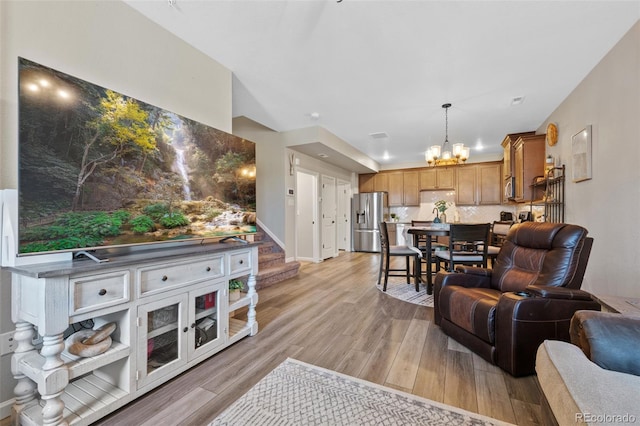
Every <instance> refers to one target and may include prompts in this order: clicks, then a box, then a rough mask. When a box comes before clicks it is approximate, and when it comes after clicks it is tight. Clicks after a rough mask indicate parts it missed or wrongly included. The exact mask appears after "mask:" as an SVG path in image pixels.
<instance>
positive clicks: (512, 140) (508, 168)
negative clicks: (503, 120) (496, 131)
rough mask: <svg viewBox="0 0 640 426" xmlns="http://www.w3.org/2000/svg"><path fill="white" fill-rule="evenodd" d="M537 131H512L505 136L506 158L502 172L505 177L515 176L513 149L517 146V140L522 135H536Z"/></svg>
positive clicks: (503, 144) (503, 147) (503, 146)
mask: <svg viewBox="0 0 640 426" xmlns="http://www.w3.org/2000/svg"><path fill="white" fill-rule="evenodd" d="M534 135H535V132H523V133H511V134H508V135H507V136H505V137H504V139H503V141H502V149H503V150H504V160H503V165H502V172H503V175H504V178H505V179H508V178H511V177H512V176H513V166H514V163H513V161H512V159H513V154H514V153H513V150H514V148H515V144H516V141H517V140H518V138H519V137H521V136H525V137H526V136H534Z"/></svg>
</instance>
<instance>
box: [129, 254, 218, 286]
mask: <svg viewBox="0 0 640 426" xmlns="http://www.w3.org/2000/svg"><path fill="white" fill-rule="evenodd" d="M137 275H138V283H139V287H138V294H139V295H140V296H146V295H148V294H154V293H159V292H162V291H165V290H169V289H172V288H175V287H177V286H181V285H184V284H190V283H193V282H196V281H202V280H205V279H213V278H218V277H222V276H224V255H219V256H215V257H209V258H207V259H200V260H194V261H183V262H175V263H169V264H167V263H163V264H161V265H153V266H149V267H145V268H140V269H138V272H137Z"/></svg>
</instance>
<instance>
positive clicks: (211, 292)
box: [188, 283, 224, 359]
mask: <svg viewBox="0 0 640 426" xmlns="http://www.w3.org/2000/svg"><path fill="white" fill-rule="evenodd" d="M223 289H224V285H223V284H222V283H218V284H209V285H207V286H206V287H203V288H201V289H199V290H194V291H192V292H190V293H189V295H190V302H191V303H192V309H190V314H191V315H190V317H189V324H190V325H189V327H190V328H191V330H192V332H191V333H189V341H188V345H189V359H193V358H194V357H197V356H199V355H200V354H202V353H205V352H208V351H209V350H211V349H214V348H215V347H216V346H218V345H220V344H222V342H223V341H224V335H223V330H224V329H223V327H222V324H221V317H220V312H221V306H220V305H221V303H222V301H223V299H222V295H223Z"/></svg>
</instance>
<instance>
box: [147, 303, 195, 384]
mask: <svg viewBox="0 0 640 426" xmlns="http://www.w3.org/2000/svg"><path fill="white" fill-rule="evenodd" d="M186 300H187V297H186V295H179V296H175V297H170V298H167V299H163V300H160V301H158V302H152V303H148V304H146V305H142V306H140V307H138V321H139V328H138V333H139V336H138V337H139V339H138V346H139V347H138V387H139V388H140V387H142V386H145V385H146V384H147V383H149V382H152V381H154V380H157V379H158V378H160V377H162V376H164V375H165V374H168V373H171V371H172V370H173V369H175V368H176V367H177V366H179V365H180V364H183V363H186V362H187V356H186V355H187V354H186V351H185V344H184V342H183V341H184V339H185V337H186V336H187V334H188V331H189V328H188V327H187V321H186V308H187V306H186Z"/></svg>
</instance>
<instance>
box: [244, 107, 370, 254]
mask: <svg viewBox="0 0 640 426" xmlns="http://www.w3.org/2000/svg"><path fill="white" fill-rule="evenodd" d="M233 133H234V134H235V135H237V136H240V137H243V138H246V139H248V140H251V141H253V142H255V143H256V170H257V172H256V177H257V178H256V185H257V188H256V193H257V197H256V198H257V199H256V212H257V215H258V219H259V220H260V222H261V223H262V224H263V225H264V226H266V227H267V228H268V230H269V231H270V232H271V233H272V236H273V237H275V238H276V239H277V240H278V242H279V243H281V245H284V249H285V257H286V260H287V261H291V260H294V259H295V255H296V253H295V242H296V240H295V239H296V227H295V217H296V215H295V204H294V198H292V197H287V196H286V191H287V189H288V188H295V187H296V185H295V173H293V174H292V173H290V169H289V159H290V156H291V155H293V158H294V161H295V160H296V159H297V160H298V161H297V164H296V166H295V167H300V168H302V169H305V170H307V171H311V172H316V173H318V175H319V182H320V181H321V178H322V176H323V175H324V176H332V177H335V178H336V179H337V180H340V181H346V182H350V183H351V184H352V187H354V186H353V183H354V182H356V176H355V175H354V174H353V173H351V172H349V171H347V170H344V169H342V168H340V167H337V166H333V165H331V164H328V163H326V162H324V161H320V160H317V159H315V158H312V157H310V156H308V155H305V154H302V153H300V152H297V151H295V150H294V149H290V148H291V147H292V146H293V147H295V145H300V144H306V143H314V142H322V143H323V144H324V145H326V146H332V144H334V145H337V144H338V142H337V141H336V139H337V137H336V136H335V135H333V134H332V133H330V132H328V131H327V130H325V129H323V128H321V127H308V128H304V129H296V130H291V131H288V132H276V131H274V130H271V129H269V128H267V127H264V126H262V125H260V124H258V123H256V122H254V121H252V120H250V119H248V118H246V117H238V118H235V119H234V120H233ZM343 143H344V142H343ZM355 187H357V182H356V184H355ZM318 193H319V192H318Z"/></svg>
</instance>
